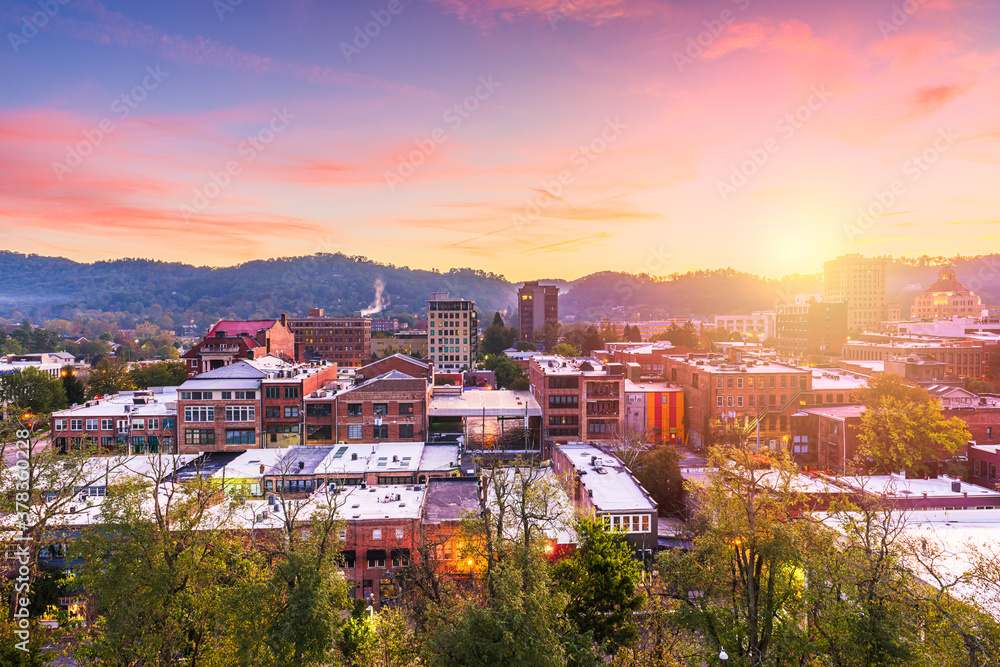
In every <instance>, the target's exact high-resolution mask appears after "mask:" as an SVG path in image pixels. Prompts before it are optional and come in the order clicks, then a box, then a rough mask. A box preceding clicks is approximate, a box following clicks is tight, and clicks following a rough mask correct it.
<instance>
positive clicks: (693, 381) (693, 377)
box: [691, 373, 698, 389]
mask: <svg viewBox="0 0 1000 667" xmlns="http://www.w3.org/2000/svg"><path fill="white" fill-rule="evenodd" d="M691 386H692V387H694V388H695V389H697V388H698V374H697V373H691Z"/></svg>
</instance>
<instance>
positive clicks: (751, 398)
mask: <svg viewBox="0 0 1000 667" xmlns="http://www.w3.org/2000/svg"><path fill="white" fill-rule="evenodd" d="M755 398H757V397H756V396H754V395H753V394H750V396H748V397H747V407H748V408H755V407H757V406H756V405H754V399H755Z"/></svg>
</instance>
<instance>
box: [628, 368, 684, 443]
mask: <svg viewBox="0 0 1000 667" xmlns="http://www.w3.org/2000/svg"><path fill="white" fill-rule="evenodd" d="M625 423H626V425H627V426H629V427H630V428H631V429H633V430H634V431H637V432H641V431H645V432H647V433H648V435H649V442H651V443H654V444H664V443H669V444H672V445H676V444H679V443H682V442H684V441H685V434H684V390H683V389H681V388H680V387H677V386H674V385H671V384H669V383H667V382H641V381H640V382H632V381H631V380H626V381H625Z"/></svg>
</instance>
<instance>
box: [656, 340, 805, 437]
mask: <svg viewBox="0 0 1000 667" xmlns="http://www.w3.org/2000/svg"><path fill="white" fill-rule="evenodd" d="M664 364H665V368H666V379H667V381H669V382H671V383H673V384H675V385H678V386H680V387H682V388H683V389H684V397H685V401H686V406H685V414H686V415H687V427H686V428H687V434H688V443H690V444H692V445H694V446H695V447H702V446H707V445H710V444H715V443H716V442H718V438H719V437H720V436H721V434H722V432H723V431H724V429H725V422H726V420H727V419H737V420H740V421H741V422H742V423H749V424H754V425H755V426H756V427H757V429H756V432H757V433H759V438H760V443H761V446H762V447H765V446H766V447H769V448H771V449H775V448H777V447H779V446H788V445H790V443H791V428H790V421H789V420H790V418H791V416H792V414H793V413H794V412H796V411H797V410H798V409H799V408H800V407H801V406H802V404H803V402H804V400H805V399H804V398H803V393H805V394H808V392H809V391H811V386H812V373H811V372H810V371H809V370H808V369H802V368H798V367H796V366H790V365H787V364H779V363H774V362H770V361H766V360H761V359H756V358H749V357H747V356H746V355H742V354H740V353H739V352H738V351H733V358H732V360H731V359H728V358H726V357H723V356H721V355H716V354H688V355H683V356H682V355H674V356H667V357H665V358H664Z"/></svg>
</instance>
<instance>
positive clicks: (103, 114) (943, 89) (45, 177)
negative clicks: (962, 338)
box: [0, 0, 1000, 282]
mask: <svg viewBox="0 0 1000 667" xmlns="http://www.w3.org/2000/svg"><path fill="white" fill-rule="evenodd" d="M998 13H1000V8H998V7H996V6H993V5H990V4H988V3H977V2H964V1H961V0H925V1H923V2H921V1H918V0H909V1H908V2H897V3H891V2H890V3H885V4H882V3H876V4H868V3H862V2H860V1H855V2H848V3H841V4H838V5H836V6H832V5H827V6H806V7H803V6H799V5H798V4H796V3H790V2H755V1H752V0H739V1H738V2H737V1H730V0H725V1H722V2H718V3H715V4H712V5H706V4H704V3H693V2H675V3H662V2H654V1H647V0H640V1H637V2H624V1H622V0H591V1H588V2H584V1H582V0H581V1H579V2H571V1H569V0H539V1H534V2H533V1H530V0H497V1H495V2H486V1H482V2H477V1H472V0H469V1H466V0H427V1H406V0H387V1H382V0H377V1H375V2H370V3H363V4H358V5H356V6H351V7H336V8H330V7H325V6H322V5H321V4H319V3H314V2H309V1H307V0H300V1H298V2H294V3H289V4H287V5H283V6H281V7H280V8H278V7H271V6H256V5H251V4H249V3H241V2H234V1H233V0H216V2H199V3H194V2H182V3H179V4H177V5H175V6H171V7H170V8H169V9H166V8H163V7H134V6H130V5H128V4H126V3H115V2H108V3H99V2H94V1H93V0H85V1H80V2H77V1H75V0H74V1H73V2H67V3H65V4H62V3H61V2H60V1H59V0H52V1H51V2H48V3H46V2H42V3H38V2H14V3H4V4H3V5H2V9H0V23H2V25H3V28H4V31H3V32H4V36H5V40H4V41H5V42H6V44H4V46H3V47H0V82H2V84H3V85H4V87H5V89H6V90H10V91H16V94H13V95H10V96H8V97H6V98H5V100H4V101H3V102H2V103H0V213H2V216H0V247H2V248H5V249H9V250H13V251H17V252H25V253H36V254H40V255H55V256H65V257H68V258H70V259H74V260H77V261H94V260H101V259H113V258H118V257H149V258H153V259H161V260H165V261H179V262H185V263H189V264H195V265H209V266H228V265H233V264H238V263H241V262H245V261H249V260H252V259H260V258H269V257H279V256H299V255H311V254H314V253H316V252H343V253H345V254H348V255H363V256H366V257H369V258H371V259H373V260H376V261H380V262H385V263H392V264H396V265H402V266H410V267H413V268H420V269H430V268H438V269H447V268H450V267H465V266H469V267H474V268H480V269H483V270H486V271H491V272H494V273H499V274H503V275H505V276H506V277H507V278H508V279H509V280H511V281H515V282H521V281H524V280H532V279H539V278H541V279H543V280H545V279H550V280H553V279H561V280H573V279H576V278H579V277H581V276H584V275H588V274H591V273H594V272H598V271H605V270H611V271H626V272H630V273H650V274H654V275H669V274H671V273H683V272H685V271H688V270H691V269H696V268H699V267H712V268H723V267H727V266H732V267H734V268H736V269H738V270H741V271H745V272H748V273H753V274H757V275H762V276H766V277H771V278H776V277H780V276H783V275H789V274H794V273H803V274H811V273H819V272H821V271H822V266H823V262H824V261H825V260H828V259H831V258H833V257H836V256H838V255H842V254H846V253H861V254H863V255H865V256H875V255H892V256H896V257H899V256H914V255H924V254H927V255H932V256H941V255H944V256H952V255H956V254H963V255H975V254H985V253H988V252H990V251H991V250H994V249H996V248H997V245H996V240H997V234H996V232H995V228H996V224H997V220H996V219H995V213H994V212H993V211H994V210H995V208H996V205H997V204H998V203H1000V198H998V196H997V195H995V194H993V192H994V190H995V188H992V187H991V185H992V184H993V183H995V182H996V180H997V176H998V173H997V171H998V170H997V166H996V165H997V162H998V157H1000V154H998V146H997V139H998V135H997V133H996V130H995V123H993V122H992V120H993V114H994V112H993V106H994V105H993V103H992V102H993V98H994V97H995V96H994V95H991V93H992V92H993V91H995V90H996V88H997V85H998V83H1000V78H998V75H1000V72H998V65H1000V48H998V47H1000V45H998V43H997V38H996V35H995V34H993V33H991V32H990V31H988V29H987V28H986V27H985V26H988V25H991V24H993V25H995V24H996V19H997V18H1000V17H998ZM366 31H367V33H366ZM540 274H543V275H540ZM552 276H559V277H558V278H552Z"/></svg>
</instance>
